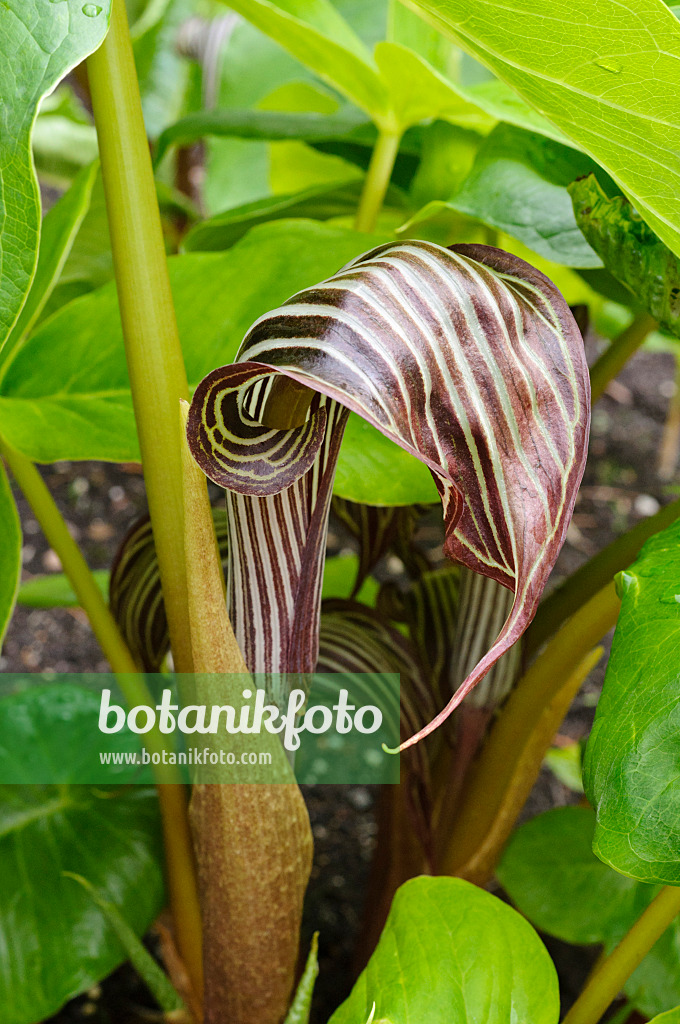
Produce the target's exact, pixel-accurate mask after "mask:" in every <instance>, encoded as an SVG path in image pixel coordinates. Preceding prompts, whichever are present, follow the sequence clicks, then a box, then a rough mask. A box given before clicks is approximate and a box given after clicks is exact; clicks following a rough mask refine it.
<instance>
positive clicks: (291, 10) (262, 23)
mask: <svg viewBox="0 0 680 1024" xmlns="http://www.w3.org/2000/svg"><path fill="white" fill-rule="evenodd" d="M229 6H230V7H231V8H233V10H235V11H238V13H239V14H242V15H243V17H244V18H246V19H247V20H248V21H250V22H251V23H252V24H253V25H255V27H256V28H259V29H260V30H261V31H262V32H264V33H266V34H267V35H270V36H271V37H272V38H273V39H275V40H276V42H277V43H280V45H281V46H283V47H284V48H285V49H286V50H288V51H289V53H291V54H292V55H293V56H294V57H296V58H297V60H299V61H300V62H301V63H302V64H304V65H306V66H307V67H308V68H310V69H311V70H312V71H314V72H315V74H317V75H319V77H320V78H322V79H323V80H324V81H325V82H328V84H329V85H331V86H333V87H334V88H336V89H338V91H339V92H341V93H342V94H343V95H344V96H346V97H347V99H349V100H351V101H352V103H356V105H357V106H358V107H360V108H361V109H362V110H365V111H366V113H367V114H368V115H369V116H370V117H372V118H374V119H380V118H382V117H385V116H386V115H387V112H388V102H387V94H386V91H385V87H384V85H383V83H382V81H381V79H380V76H379V75H378V72H377V70H376V69H375V66H374V65H373V62H372V60H371V57H370V54H369V53H368V51H367V50H366V49H365V47H364V45H363V43H362V42H361V40H360V39H359V38H358V37H357V36H355V34H354V32H353V31H352V29H351V28H350V27H349V25H348V23H347V22H346V21H345V20H344V19H343V18H342V16H341V15H340V14H339V13H338V11H336V10H335V8H334V7H333V5H332V4H331V3H330V2H329V0H286V2H284V0H279V2H278V3H272V2H270V0H229Z"/></svg>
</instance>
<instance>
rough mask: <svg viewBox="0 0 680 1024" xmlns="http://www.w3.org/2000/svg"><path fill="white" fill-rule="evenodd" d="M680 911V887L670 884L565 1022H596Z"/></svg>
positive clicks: (592, 980)
mask: <svg viewBox="0 0 680 1024" xmlns="http://www.w3.org/2000/svg"><path fill="white" fill-rule="evenodd" d="M679 913H680V888H678V887H676V886H670V885H667V886H666V887H665V888H663V889H662V890H661V892H660V893H659V894H658V896H656V897H655V898H654V899H653V900H652V902H651V903H650V904H649V906H648V907H647V909H646V910H645V912H644V913H643V914H642V916H641V917H639V918H638V920H637V921H636V922H635V924H634V925H633V927H632V928H631V929H630V931H629V932H628V934H627V935H626V936H625V937H624V938H623V939H622V940H621V942H620V943H619V944H618V946H616V948H615V949H613V950H612V952H611V953H610V954H609V956H608V957H607V958H606V959H605V960H604V961H603V963H602V965H601V966H600V967H599V968H598V969H597V970H596V971H594V972H593V974H592V976H591V977H590V979H589V980H588V983H587V984H586V987H585V988H584V990H583V992H582V993H581V995H580V996H579V997H578V999H577V1000H576V1002H575V1003H574V1005H573V1006H572V1008H571V1010H570V1011H569V1013H568V1014H567V1016H566V1017H565V1018H564V1024H597V1021H599V1020H600V1018H601V1017H602V1015H603V1013H604V1012H605V1010H606V1009H607V1007H608V1006H610V1005H611V1003H612V1002H613V1001H614V999H616V996H617V995H618V994H619V992H620V991H621V989H622V988H623V986H624V984H625V983H626V981H627V980H628V978H629V977H630V976H631V974H632V973H633V971H634V970H635V968H636V967H637V966H638V964H640V963H641V962H642V960H643V959H644V958H645V956H646V955H647V953H649V951H650V949H651V948H652V946H653V945H654V943H655V942H657V940H658V939H660V938H661V936H662V935H663V933H664V932H665V931H666V928H668V926H669V925H670V924H671V922H672V921H673V920H674V919H675V918H676V917H677V915H678V914H679Z"/></svg>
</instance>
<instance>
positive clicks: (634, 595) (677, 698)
mask: <svg viewBox="0 0 680 1024" xmlns="http://www.w3.org/2000/svg"><path fill="white" fill-rule="evenodd" d="M617 584H618V588H619V593H620V596H621V612H620V614H619V619H618V623H617V627H616V632H615V634H614V642H613V645H612V653H611V656H610V659H609V664H608V666H607V674H606V677H605V683H604V689H603V691H602V697H601V698H600V702H599V704H598V708H597V714H596V716H595V724H594V725H593V730H592V733H591V735H590V739H589V741H588V746H587V749H586V760H585V766H584V784H585V789H586V793H587V795H588V799H589V800H590V802H591V803H592V805H593V806H594V807H595V809H596V811H597V828H596V830H595V840H594V846H593V848H594V850H595V853H596V854H597V855H598V857H600V858H601V859H602V860H603V861H604V862H605V863H606V864H610V865H611V866H612V867H613V868H615V869H616V870H617V871H621V872H622V873H623V874H626V875H630V876H631V877H632V878H638V879H640V881H645V882H666V883H668V884H670V885H678V884H680V830H679V829H678V820H679V819H680V773H679V772H678V764H679V763H680V659H679V658H678V650H679V649H680V521H678V522H676V523H674V524H673V525H672V526H670V527H668V529H666V530H664V531H663V532H662V533H659V534H657V535H656V536H655V537H652V538H651V540H648V541H647V543H646V544H645V545H644V547H643V548H642V551H641V552H640V555H639V556H638V558H637V560H636V561H635V562H634V564H633V565H632V566H631V568H630V569H628V570H627V571H625V572H622V573H619V575H618V576H617Z"/></svg>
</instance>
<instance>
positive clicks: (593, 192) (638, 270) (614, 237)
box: [569, 174, 680, 337]
mask: <svg viewBox="0 0 680 1024" xmlns="http://www.w3.org/2000/svg"><path fill="white" fill-rule="evenodd" d="M569 192H570V194H571V198H572V202H573V204H574V213H575V215H576V220H577V223H578V225H579V227H580V229H581V231H582V232H583V234H584V235H585V237H586V238H587V239H588V241H589V242H590V244H591V245H592V247H593V249H594V250H595V251H596V252H597V253H599V255H600V256H601V257H602V262H603V263H604V265H605V266H606V268H607V270H609V272H610V273H611V274H613V275H614V277H615V278H616V279H617V280H618V281H620V282H621V283H622V284H624V285H626V287H627V288H629V289H630V291H631V292H632V294H633V295H634V296H635V299H636V301H638V302H639V303H640V304H641V305H642V306H643V307H645V308H646V309H647V310H648V311H649V312H650V313H651V314H652V316H653V317H654V318H655V319H656V320H658V321H659V323H660V324H661V325H662V327H666V328H667V329H668V330H669V331H672V333H673V334H676V335H678V336H679V337H680V260H679V259H678V257H677V256H676V255H675V254H674V253H673V252H671V250H670V249H669V248H668V246H667V245H665V244H664V242H662V241H661V240H660V239H659V238H658V237H657V236H656V235H655V233H654V232H653V231H652V229H651V228H650V227H648V226H647V224H645V222H644V220H643V219H642V218H641V217H640V215H639V214H638V213H636V212H635V210H634V209H633V208H632V206H631V205H630V203H629V202H628V200H627V199H624V198H623V197H622V196H615V197H614V198H613V199H609V198H608V196H607V195H606V194H605V193H604V191H603V190H602V188H601V187H600V185H599V183H598V181H597V178H596V177H595V176H594V175H593V174H590V175H589V176H588V177H587V178H584V179H583V180H581V181H575V182H574V183H573V185H571V186H570V187H569Z"/></svg>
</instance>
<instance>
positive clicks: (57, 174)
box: [31, 85, 99, 190]
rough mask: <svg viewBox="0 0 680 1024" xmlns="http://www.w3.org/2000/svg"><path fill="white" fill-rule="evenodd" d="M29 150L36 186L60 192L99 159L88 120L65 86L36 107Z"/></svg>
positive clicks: (89, 119)
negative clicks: (33, 165)
mask: <svg viewBox="0 0 680 1024" xmlns="http://www.w3.org/2000/svg"><path fill="white" fill-rule="evenodd" d="M31 149H32V151H33V159H34V160H35V167H36V170H37V172H38V178H39V180H40V182H41V183H42V184H44V185H50V186H52V187H53V188H57V189H60V190H63V189H67V188H69V187H70V186H71V184H72V183H73V179H74V178H75V176H76V175H77V174H78V172H79V171H81V170H82V168H83V167H86V166H88V165H89V164H91V163H92V162H93V161H94V160H96V159H97V157H98V156H99V150H98V148H97V132H96V130H95V127H94V125H93V124H92V120H91V118H90V116H89V114H88V113H87V111H86V110H85V108H84V107H83V106H82V105H81V104H80V102H79V101H78V100H77V98H76V96H75V95H74V93H73V92H72V90H71V89H70V88H69V87H68V86H67V85H64V86H60V88H58V89H57V90H56V92H54V93H52V94H50V95H49V96H46V97H45V99H44V100H43V101H42V103H41V104H40V113H39V114H38V116H37V118H36V120H35V124H34V126H33V135H32V137H31Z"/></svg>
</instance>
